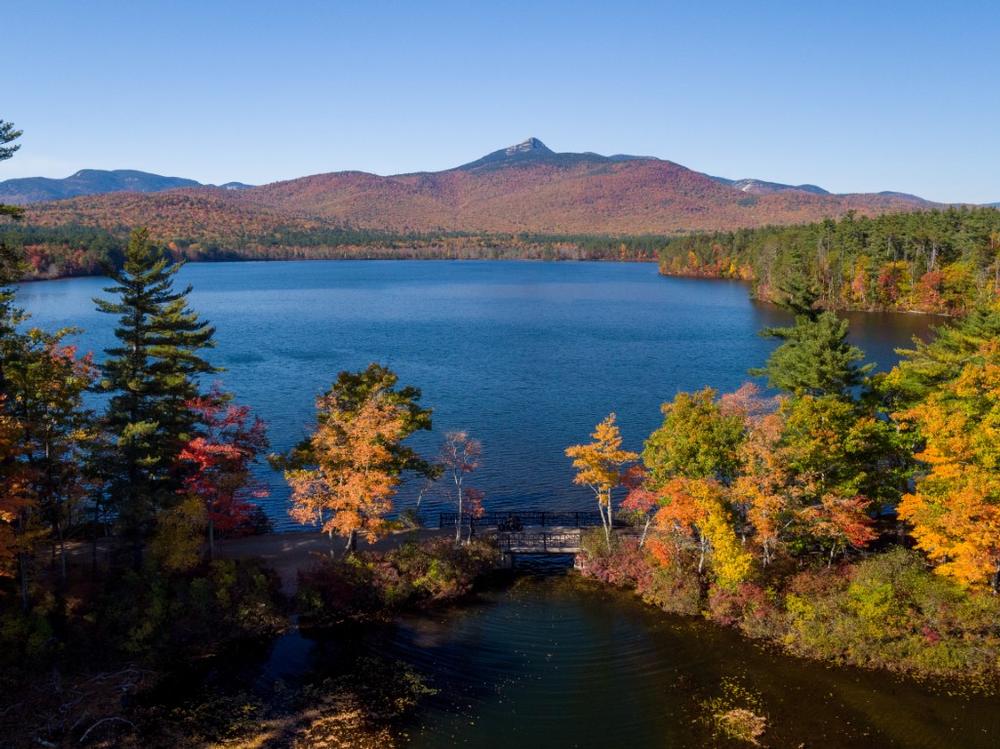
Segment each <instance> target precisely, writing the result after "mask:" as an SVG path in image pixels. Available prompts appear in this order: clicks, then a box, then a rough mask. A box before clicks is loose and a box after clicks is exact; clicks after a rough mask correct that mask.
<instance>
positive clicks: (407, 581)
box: [297, 539, 496, 626]
mask: <svg viewBox="0 0 1000 749" xmlns="http://www.w3.org/2000/svg"><path fill="white" fill-rule="evenodd" d="M495 562H496V551H495V549H494V548H493V547H492V546H489V545H488V544H486V543H484V542H481V541H473V542H471V543H469V544H467V545H465V546H460V547H457V548H456V547H455V546H454V545H453V544H452V542H451V541H450V540H449V539H435V540H433V541H428V542H425V543H423V544H415V543H407V544H403V545H402V546H400V547H399V548H398V549H394V550H392V551H389V552H385V553H377V552H364V553H361V554H355V555H352V556H350V557H348V558H347V559H342V560H338V559H324V560H323V561H321V562H319V563H318V564H316V565H314V566H313V567H311V568H310V569H308V570H305V571H303V572H301V573H300V574H299V593H298V599H297V603H298V609H299V613H300V614H301V615H302V617H303V618H304V619H305V620H306V621H307V622H308V623H311V624H313V625H316V626H329V625H332V624H336V623H338V622H341V621H344V620H348V619H367V618H379V617H386V616H389V615H391V614H392V613H394V612H396V611H398V610H400V609H403V608H407V607H414V606H426V605H430V604H433V603H436V602H440V601H449V600H454V599H456V598H459V597H461V596H463V595H466V594H467V593H469V592H470V591H471V590H472V587H473V585H474V583H475V581H476V579H477V578H478V577H480V576H481V575H483V574H484V573H485V572H487V571H489V570H491V569H493V567H494V566H495Z"/></svg>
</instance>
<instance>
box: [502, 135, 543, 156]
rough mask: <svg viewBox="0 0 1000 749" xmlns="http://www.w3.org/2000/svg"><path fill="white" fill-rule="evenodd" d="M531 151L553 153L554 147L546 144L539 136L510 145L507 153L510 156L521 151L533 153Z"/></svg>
mask: <svg viewBox="0 0 1000 749" xmlns="http://www.w3.org/2000/svg"><path fill="white" fill-rule="evenodd" d="M531 152H536V153H552V149H551V148H549V147H548V146H546V145H545V144H544V143H542V142H541V141H540V140H538V138H528V139H527V140H523V141H521V142H520V143H517V144H516V145H513V146H509V147H508V148H507V149H506V151H505V153H506V154H507V155H508V156H514V155H515V154H519V153H531Z"/></svg>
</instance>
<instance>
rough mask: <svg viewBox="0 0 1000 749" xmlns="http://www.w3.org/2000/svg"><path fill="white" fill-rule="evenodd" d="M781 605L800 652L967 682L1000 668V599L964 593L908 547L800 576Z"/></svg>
mask: <svg viewBox="0 0 1000 749" xmlns="http://www.w3.org/2000/svg"><path fill="white" fill-rule="evenodd" d="M824 577H826V578H829V579H823V578H824ZM785 609H786V620H787V631H786V634H785V638H784V641H785V644H786V645H787V646H788V647H789V648H790V649H792V650H793V651H795V652H798V653H801V654H803V655H807V656H812V657H817V658H825V659H830V660H836V661H845V662H851V663H857V664H861V665H872V666H879V667H883V668H888V669H893V670H899V671H912V672H921V673H925V674H934V675H939V676H961V677H965V678H973V679H975V678H980V677H985V676H987V675H988V674H990V673H996V671H997V670H998V668H1000V601H997V600H996V597H995V596H990V595H988V594H976V593H972V594H970V593H967V592H965V591H963V590H962V589H961V588H959V587H958V586H957V585H956V584H955V583H953V582H951V581H950V580H947V579H945V578H942V577H940V576H939V575H935V574H933V573H932V572H931V571H929V570H928V569H927V568H926V565H925V563H924V561H923V559H922V557H921V556H920V555H919V554H917V553H916V552H912V551H908V550H906V549H902V548H897V549H893V550H892V551H889V552H886V553H883V554H879V555H876V556H873V557H871V558H869V559H866V560H865V561H863V562H860V563H858V564H857V565H855V566H854V567H853V568H849V569H846V570H844V571H843V572H842V573H839V574H838V573H835V572H831V573H828V574H827V575H825V576H824V575H823V574H822V573H804V574H803V575H799V576H797V577H796V578H794V579H793V580H792V583H791V585H790V587H789V592H788V594H787V595H786V597H785Z"/></svg>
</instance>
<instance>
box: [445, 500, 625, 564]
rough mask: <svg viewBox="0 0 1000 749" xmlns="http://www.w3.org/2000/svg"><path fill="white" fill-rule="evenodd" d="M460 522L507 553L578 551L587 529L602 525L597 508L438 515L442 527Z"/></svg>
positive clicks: (572, 552) (453, 525) (505, 554)
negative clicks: (588, 510) (569, 510)
mask: <svg viewBox="0 0 1000 749" xmlns="http://www.w3.org/2000/svg"><path fill="white" fill-rule="evenodd" d="M459 523H461V525H462V527H463V528H468V529H469V531H470V533H471V534H472V535H478V536H480V537H483V538H487V539H489V540H491V541H492V542H493V543H495V544H496V546H497V549H499V551H500V553H501V554H503V555H504V556H511V555H514V554H578V553H579V552H580V551H581V540H582V537H583V531H584V529H585V528H595V527H600V526H601V514H600V513H599V512H596V511H595V512H574V511H571V512H550V511H547V510H518V511H514V512H488V513H486V514H484V515H481V516H479V517H473V516H472V515H466V514H463V515H461V516H460V515H459V514H458V513H456V512H443V513H441V514H440V515H439V516H438V527H439V528H454V527H455V526H456V525H457V524H459ZM616 525H618V524H616ZM623 527H627V526H623Z"/></svg>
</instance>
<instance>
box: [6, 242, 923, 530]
mask: <svg viewBox="0 0 1000 749" xmlns="http://www.w3.org/2000/svg"><path fill="white" fill-rule="evenodd" d="M179 281H180V282H181V283H189V284H191V285H192V286H193V287H194V291H193V293H192V294H191V305H192V306H193V307H194V309H196V310H197V311H198V312H199V313H200V314H201V315H202V317H203V318H204V319H206V320H208V321H210V322H211V323H212V324H214V325H215V326H216V328H217V331H218V332H217V347H216V348H215V350H214V351H212V352H210V354H209V357H208V358H210V359H211V361H212V362H213V363H214V364H216V365H217V366H220V367H223V368H225V370H226V371H225V372H224V373H223V374H221V375H219V379H220V380H221V381H222V383H223V384H224V386H225V387H226V388H227V389H229V390H231V391H233V392H234V393H236V395H237V397H238V399H239V400H240V401H241V402H244V403H246V404H248V405H250V406H251V407H252V408H253V409H254V410H255V412H256V413H258V414H259V415H261V416H262V417H263V418H264V419H265V420H266V421H267V423H268V430H269V435H270V439H271V442H272V447H273V448H274V449H276V450H283V449H286V448H288V447H289V446H291V445H292V444H294V443H295V442H296V441H297V440H299V439H300V438H301V437H302V436H303V435H305V434H306V433H307V431H308V430H309V428H310V425H311V423H312V417H313V413H314V401H315V398H316V396H317V395H318V394H320V393H321V392H322V391H323V390H325V389H326V388H327V387H329V385H330V383H331V382H332V381H333V379H334V378H335V376H336V374H337V372H338V371H340V370H344V369H352V370H353V369H360V368H363V367H365V366H366V365H367V364H369V363H370V362H373V361H378V362H381V363H384V364H387V365H388V366H390V367H392V368H393V369H394V370H395V371H396V372H398V373H399V375H400V379H401V381H402V382H403V383H407V384H412V385H415V386H417V387H419V388H421V389H422V390H423V394H424V398H423V400H424V402H425V403H426V404H427V405H429V406H432V407H433V409H434V433H433V434H419V435H416V436H415V437H414V438H413V439H414V444H415V445H416V446H417V447H418V448H419V449H421V450H422V451H424V452H426V453H428V454H430V455H433V454H434V453H435V452H436V451H437V448H438V446H439V444H440V441H441V435H442V434H444V432H446V431H449V430H455V429H465V430H467V431H469V432H470V433H471V434H472V435H473V436H475V437H477V438H479V439H480V440H481V441H482V443H483V448H484V465H483V467H482V469H481V470H480V471H479V472H478V473H477V475H476V476H475V477H474V482H475V484H476V485H478V486H479V487H481V488H482V489H484V490H485V491H486V503H487V506H488V507H489V508H490V509H495V510H504V509H510V508H513V507H534V508H542V509H544V508H551V509H590V502H591V499H590V496H589V493H588V492H587V491H586V490H585V489H582V488H580V487H575V486H573V485H572V471H571V469H570V466H569V461H568V460H567V459H566V458H565V457H564V456H563V450H564V449H565V447H566V446H567V445H569V444H572V443H575V442H580V441H582V440H585V439H587V436H588V434H589V432H590V431H591V429H592V428H593V426H594V424H595V423H596V422H598V421H599V420H600V419H602V418H603V417H604V416H605V415H607V414H608V413H609V412H611V411H615V412H617V414H618V418H619V422H620V424H621V427H622V431H623V434H624V437H625V440H626V443H627V446H629V447H630V448H633V449H640V448H641V445H642V440H643V438H644V437H645V436H646V435H647V434H648V433H649V432H650V431H651V430H652V429H654V428H655V427H656V426H657V425H658V423H659V421H660V418H661V415H660V411H659V407H660V404H661V403H662V402H663V401H664V400H668V399H670V398H672V397H673V396H674V394H675V393H676V392H677V391H679V390H689V389H696V388H701V387H704V386H706V385H710V386H712V387H714V388H717V389H719V390H726V389H732V388H735V387H738V386H739V385H740V384H741V383H742V382H744V381H746V380H747V379H749V378H748V376H747V374H746V370H747V368H748V367H750V366H757V365H760V364H761V363H763V361H764V360H765V358H766V357H767V354H768V352H769V351H770V350H771V348H772V346H773V345H774V344H773V342H770V341H767V340H764V339H761V338H760V337H759V336H758V335H757V331H758V330H759V329H760V328H762V327H764V326H766V325H770V324H775V323H778V322H782V321H784V320H785V319H786V318H785V317H784V315H783V314H782V313H780V312H778V311H777V310H775V309H774V308H771V307H768V306H765V305H759V304H755V303H753V302H751V300H750V299H749V298H748V294H747V287H746V286H745V285H744V284H741V283H736V282H726V281H705V280H691V279H677V278H663V277H661V276H659V275H658V274H657V271H656V267H655V265H653V264H634V263H565V262H564V263H545V262H516V261H511V262H503V261H489V262H486V261H464V262H463V261H454V262H451V261H433V262H431V261H358V262H323V261H317V262H269V263H263V262H261V263H215V264H191V265H187V266H186V267H184V268H183V269H182V271H181V273H180V275H179ZM106 285H107V280H106V279H100V278H80V279H68V280H60V281H49V282H41V283H31V284H25V285H23V286H22V287H21V289H20V301H21V303H22V305H23V306H25V307H26V308H27V309H28V311H29V312H30V313H31V314H32V316H33V323H34V324H37V325H41V326H44V327H49V328H51V327H59V326H78V327H80V328H83V329H84V332H83V333H82V334H81V335H80V336H79V337H78V341H77V342H78V344H79V346H80V347H81V349H82V350H85V351H87V350H89V351H94V352H95V355H96V356H97V358H98V360H99V359H100V358H101V356H102V350H103V348H104V347H106V346H108V345H109V344H110V343H111V342H112V340H113V338H112V330H113V327H114V320H113V318H112V317H111V316H109V315H104V314H101V313H99V312H97V311H96V310H95V309H94V305H93V303H92V301H91V300H92V298H93V297H94V296H97V295H100V294H102V288H103V287H104V286H106ZM930 322H931V320H930V319H929V318H926V317H919V316H907V315H854V316H852V331H853V333H852V335H853V336H854V339H855V342H856V343H858V344H859V345H860V346H862V347H863V348H865V349H866V350H867V351H868V352H869V353H870V355H871V358H872V359H873V360H875V361H877V362H878V363H879V364H880V366H882V367H887V366H890V365H891V364H892V363H893V362H894V361H895V355H894V354H893V348H894V347H895V346H898V345H901V344H905V343H907V342H908V341H909V339H910V338H911V337H912V336H913V335H914V334H925V333H926V331H927V328H928V326H929V324H930ZM261 474H262V477H263V478H264V479H265V480H266V481H267V482H268V484H269V485H270V486H271V497H270V498H269V499H267V500H264V504H265V505H266V507H267V509H268V512H269V514H270V515H271V516H272V517H273V518H274V520H275V522H276V525H277V526H278V527H279V528H288V527H291V522H290V520H289V519H288V517H287V511H286V510H287V497H288V492H287V489H286V487H285V484H284V482H283V480H282V477H281V476H280V474H276V473H273V472H271V471H269V470H268V469H266V468H262V469H261ZM417 488H418V487H417V486H413V485H411V486H407V487H404V490H403V491H402V493H401V498H400V505H401V506H405V505H406V504H408V503H412V501H413V499H414V497H415V494H416V490H417ZM424 503H425V504H424V507H425V509H426V510H427V511H428V514H429V515H430V516H432V517H433V513H434V512H436V511H437V510H438V509H441V499H440V497H438V496H436V495H435V494H434V493H433V492H432V493H431V494H430V495H428V496H427V497H426V499H425V500H424Z"/></svg>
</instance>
